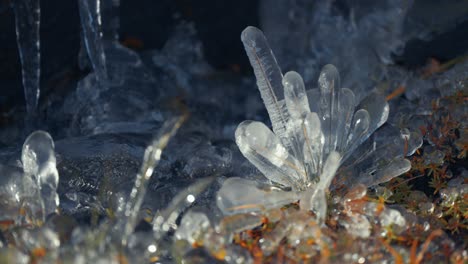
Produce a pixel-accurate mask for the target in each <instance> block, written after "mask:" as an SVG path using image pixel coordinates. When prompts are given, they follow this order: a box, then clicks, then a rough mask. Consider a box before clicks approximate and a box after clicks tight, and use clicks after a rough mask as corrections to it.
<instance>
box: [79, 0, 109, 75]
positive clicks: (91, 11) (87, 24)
mask: <svg viewBox="0 0 468 264" xmlns="http://www.w3.org/2000/svg"><path fill="white" fill-rule="evenodd" d="M78 8H79V11H80V18H81V27H82V30H83V38H84V43H85V46H86V50H87V51H88V57H89V59H90V61H91V64H92V66H93V69H94V73H95V75H96V79H97V80H98V81H99V82H102V81H103V80H106V79H107V68H106V67H107V66H106V55H105V53H104V45H103V42H102V36H103V35H102V20H101V2H100V0H79V1H78Z"/></svg>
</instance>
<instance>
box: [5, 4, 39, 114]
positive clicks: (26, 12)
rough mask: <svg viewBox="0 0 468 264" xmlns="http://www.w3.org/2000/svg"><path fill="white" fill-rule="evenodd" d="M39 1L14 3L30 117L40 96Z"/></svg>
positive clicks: (24, 87)
mask: <svg viewBox="0 0 468 264" xmlns="http://www.w3.org/2000/svg"><path fill="white" fill-rule="evenodd" d="M39 3H40V1H39V0H18V1H12V5H13V10H14V12H15V22H16V37H17V43H18V49H19V54H20V59H21V65H22V68H21V70H22V73H21V74H22V80H23V89H24V96H25V99H26V110H27V112H28V114H29V116H31V115H33V114H34V113H35V111H36V108H37V104H38V101H39V95H40V88H39V82H40V75H41V53H40V36H39V31H40V18H41V9H40V6H39Z"/></svg>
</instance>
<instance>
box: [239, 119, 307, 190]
mask: <svg viewBox="0 0 468 264" xmlns="http://www.w3.org/2000/svg"><path fill="white" fill-rule="evenodd" d="M235 137H236V143H237V146H238V147H239V149H240V151H241V152H242V154H243V155H244V156H245V157H246V158H247V159H248V160H249V161H250V162H251V163H252V164H254V165H255V166H256V167H257V168H258V169H259V170H260V171H261V172H262V173H263V175H265V176H266V177H267V178H268V179H270V180H271V181H273V182H276V183H280V184H282V185H285V186H290V187H293V188H297V186H296V185H297V182H298V181H299V180H300V179H302V178H303V176H302V175H301V173H304V170H303V169H302V168H301V166H300V165H299V163H298V161H297V160H296V158H294V157H293V156H292V155H290V154H289V153H288V151H287V150H286V148H285V147H284V146H283V145H282V144H281V142H280V140H279V139H278V137H277V136H276V135H275V134H273V132H272V131H271V130H270V129H269V128H268V127H267V126H265V125H264V124H263V123H261V122H255V121H244V122H242V123H240V124H239V126H238V127H237V129H236V133H235ZM294 179H295V180H294Z"/></svg>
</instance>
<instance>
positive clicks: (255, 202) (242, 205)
mask: <svg viewBox="0 0 468 264" xmlns="http://www.w3.org/2000/svg"><path fill="white" fill-rule="evenodd" d="M298 198H299V197H298V196H297V193H296V192H285V191H281V190H274V189H273V190H261V189H259V188H258V187H257V184H256V183H255V182H254V181H250V180H246V179H242V178H237V177H233V178H229V179H227V180H226V181H225V182H224V183H223V186H222V187H221V189H220V190H219V191H218V194H217V198H216V203H217V205H218V208H219V209H221V211H222V212H223V214H224V215H233V214H239V213H251V212H260V211H263V210H267V209H271V208H276V207H279V206H282V205H284V204H288V203H292V202H294V201H296V200H297V199H298Z"/></svg>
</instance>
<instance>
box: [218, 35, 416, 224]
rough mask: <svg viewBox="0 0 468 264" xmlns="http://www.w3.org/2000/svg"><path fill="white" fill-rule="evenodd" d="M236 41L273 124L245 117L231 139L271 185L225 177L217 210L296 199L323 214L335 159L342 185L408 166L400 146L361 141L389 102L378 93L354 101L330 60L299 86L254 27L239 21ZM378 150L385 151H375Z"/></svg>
mask: <svg viewBox="0 0 468 264" xmlns="http://www.w3.org/2000/svg"><path fill="white" fill-rule="evenodd" d="M242 42H243V43H244V47H245V50H246V52H247V55H248V56H249V59H250V63H251V64H252V67H253V69H254V72H255V76H256V77H257V86H258V88H259V90H260V93H261V96H262V99H263V102H264V104H265V106H266V108H267V111H268V114H269V116H270V120H271V124H272V126H273V131H271V130H270V129H269V128H268V127H267V126H266V125H265V124H263V123H261V122H256V121H244V122H242V123H241V124H240V125H239V126H238V128H237V130H236V133H235V138H236V143H237V145H238V146H239V149H240V151H241V152H242V154H243V155H244V156H245V157H246V158H247V159H248V160H249V161H250V162H251V163H252V164H254V165H255V166H256V167H257V169H258V170H259V171H260V172H262V174H263V175H264V176H265V177H267V178H268V179H269V180H270V183H271V184H272V186H268V187H258V186H257V185H258V184H256V183H255V182H253V181H249V180H244V179H239V178H230V179H228V180H227V181H226V182H225V183H224V184H223V186H222V188H221V190H220V191H219V192H218V198H217V203H218V206H219V208H220V209H221V210H222V211H223V213H225V214H227V215H229V214H237V213H245V212H255V211H263V210H266V209H270V208H274V207H277V206H281V205H284V204H287V203H291V202H293V201H296V200H300V203H301V208H304V209H306V210H313V211H315V213H316V215H317V217H318V218H319V219H321V220H323V219H324V217H325V215H326V208H327V202H326V196H325V195H326V192H327V191H328V190H329V187H330V185H331V183H332V180H333V179H334V177H335V174H336V172H337V170H338V168H339V167H340V165H341V166H342V169H341V171H340V172H339V174H342V175H346V176H344V177H342V178H341V179H338V180H340V181H342V182H341V184H346V185H348V187H351V186H353V185H355V184H357V183H360V182H361V183H365V184H366V186H372V185H376V184H378V183H381V182H385V181H388V180H390V179H392V178H393V177H396V176H398V175H400V174H402V173H404V172H406V171H408V170H409V169H410V167H411V164H410V162H409V161H408V160H406V159H405V158H404V156H405V153H404V152H403V151H401V153H396V152H395V151H393V150H394V149H396V150H400V147H397V148H395V147H393V148H392V147H391V146H390V149H389V150H384V149H382V147H381V146H378V145H376V144H375V143H376V142H377V141H374V140H372V141H371V144H370V145H369V144H363V143H364V142H365V141H366V140H368V139H369V137H370V136H371V135H372V133H374V131H375V130H376V129H378V128H379V127H380V126H382V125H383V124H384V123H385V121H386V120H387V117H388V113H389V106H388V103H387V102H386V100H385V98H383V97H382V96H379V95H378V94H377V93H371V94H370V95H369V96H368V97H366V98H364V99H363V100H362V101H361V103H360V104H358V102H356V100H355V96H354V94H353V92H352V91H351V90H349V89H347V88H341V86H340V77H339V74H338V71H337V69H336V68H335V67H334V66H333V65H326V66H325V67H324V68H323V69H322V72H321V73H320V76H319V80H318V85H319V89H312V90H309V91H306V90H305V87H304V82H303V80H302V78H301V76H300V75H299V74H298V73H296V72H293V71H291V72H288V73H286V74H285V75H284V76H283V75H282V73H281V70H280V69H279V66H278V65H277V63H276V59H275V57H274V55H273V53H272V51H271V50H270V48H269V46H268V43H267V40H266V38H265V36H264V35H263V33H262V32H261V31H260V30H259V29H257V28H255V27H248V28H246V29H245V30H244V31H243V32H242ZM391 131H394V130H391ZM394 132H395V131H394ZM396 132H397V133H396V134H394V135H392V137H387V138H386V139H387V140H389V141H391V140H393V139H396V140H400V141H399V142H398V141H395V140H393V142H392V144H395V143H397V144H401V147H403V146H404V145H405V144H404V141H405V139H404V138H403V137H404V136H403V135H401V134H400V133H398V132H399V131H398V130H397V131H396ZM386 136H390V134H386ZM408 138H409V137H408ZM416 145H418V144H416ZM385 146H388V145H385ZM416 147H419V146H416ZM412 148H413V146H411V147H410V149H411V150H410V152H411V151H413V149H412ZM385 151H388V152H387V154H390V156H389V155H382V154H385V153H386V152H385ZM369 168H370V169H371V170H369ZM350 172H351V173H350ZM350 179H351V181H350ZM353 181H354V182H353ZM337 184H339V183H337ZM285 189H290V190H291V191H284V190H285Z"/></svg>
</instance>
